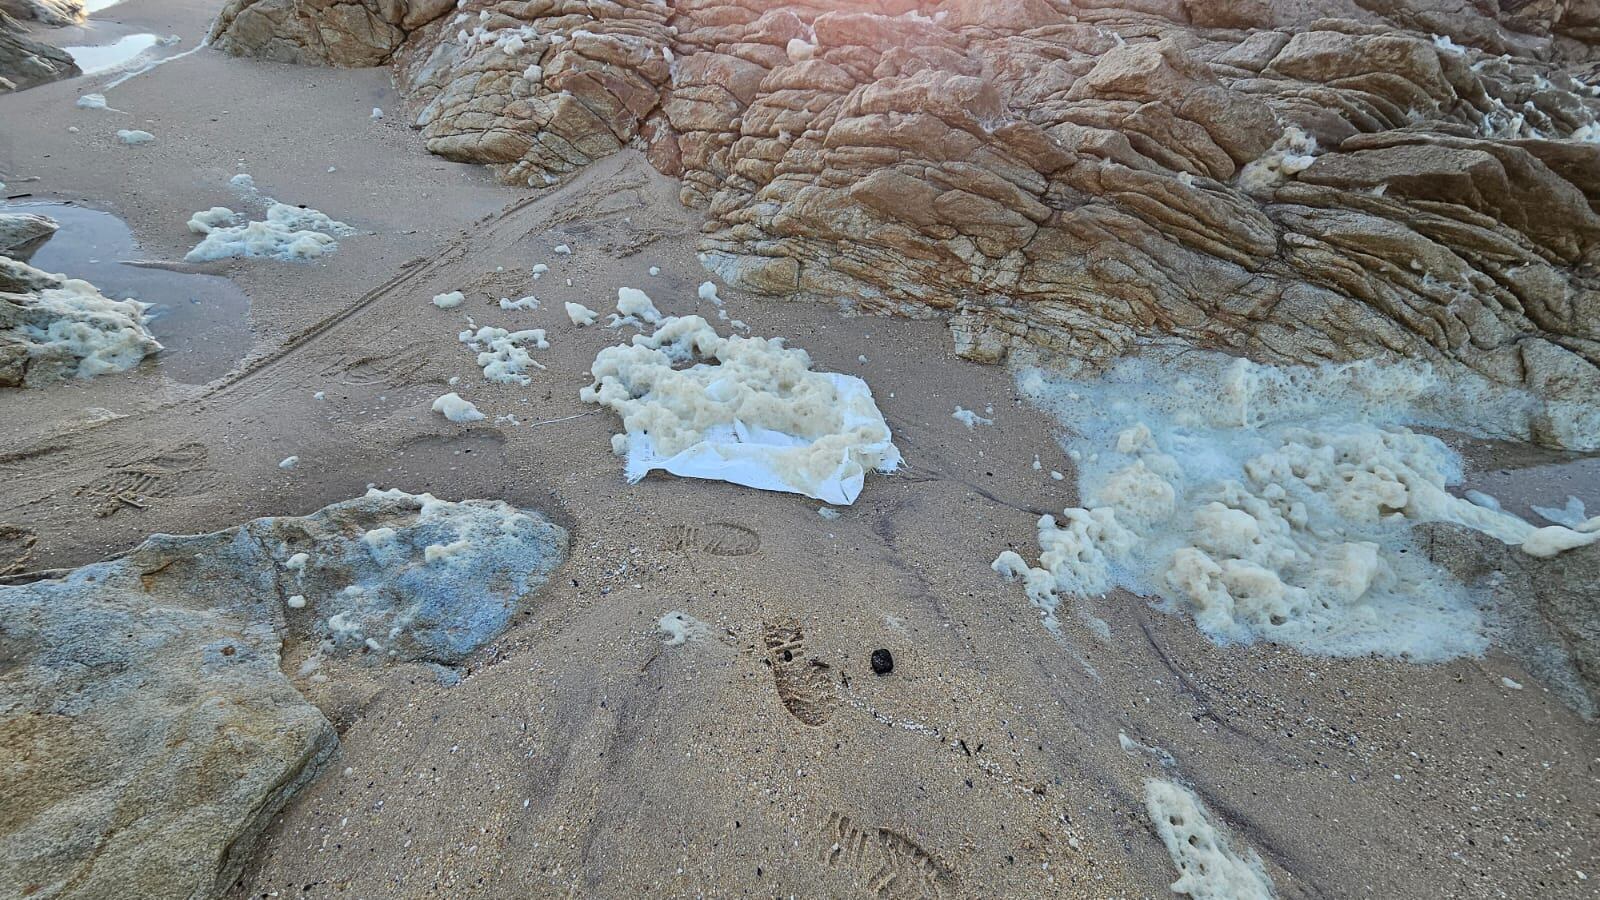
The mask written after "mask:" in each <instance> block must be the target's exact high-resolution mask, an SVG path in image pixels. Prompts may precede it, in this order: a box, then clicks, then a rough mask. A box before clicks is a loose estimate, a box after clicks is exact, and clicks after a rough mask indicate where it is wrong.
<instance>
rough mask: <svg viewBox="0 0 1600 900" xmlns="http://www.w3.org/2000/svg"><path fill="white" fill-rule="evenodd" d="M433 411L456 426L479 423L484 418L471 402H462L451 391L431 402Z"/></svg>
mask: <svg viewBox="0 0 1600 900" xmlns="http://www.w3.org/2000/svg"><path fill="white" fill-rule="evenodd" d="M433 411H434V412H436V413H439V414H440V415H442V416H444V417H445V418H446V419H449V420H450V421H452V422H456V423H458V424H461V423H466V422H480V421H482V420H483V419H484V418H485V417H484V415H483V413H481V412H479V411H478V408H477V407H476V406H474V405H472V401H471V400H463V399H461V397H460V396H459V395H457V394H456V392H455V391H451V392H450V393H448V394H445V395H444V396H443V397H440V398H438V399H436V400H434V401H433Z"/></svg>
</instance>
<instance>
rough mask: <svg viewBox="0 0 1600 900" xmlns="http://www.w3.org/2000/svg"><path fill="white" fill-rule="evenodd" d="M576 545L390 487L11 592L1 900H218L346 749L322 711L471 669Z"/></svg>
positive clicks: (4, 665) (3, 616) (521, 513)
mask: <svg viewBox="0 0 1600 900" xmlns="http://www.w3.org/2000/svg"><path fill="white" fill-rule="evenodd" d="M566 541H567V535H566V532H565V531H564V530H562V529H561V528H560V527H558V526H556V525H553V524H551V523H549V522H548V521H546V520H545V519H544V518H543V517H541V516H539V515H538V514H537V513H533V512H529V511H526V510H519V509H515V508H513V507H510V506H507V505H506V504H504V503H499V502H490V501H482V500H467V501H462V502H460V503H451V502H446V501H440V500H436V499H435V498H433V497H431V496H429V495H427V494H422V495H416V496H414V495H411V494H406V493H404V492H401V491H376V490H374V491H369V492H368V494H367V495H366V496H365V497H362V498H360V499H356V500H351V501H346V502H343V503H336V504H333V505H332V506H328V507H325V508H324V509H322V510H319V511H317V512H316V513H313V514H312V515H310V516H305V517H292V516H282V517H276V518H266V519H256V520H254V521H252V522H248V523H246V524H244V525H241V526H239V527H236V528H229V529H226V530H224V531H219V532H215V533H212V534H205V535H196V536H189V537H179V536H172V535H154V536H152V537H151V538H150V539H148V540H147V541H145V542H144V543H143V544H140V545H139V546H138V547H136V548H134V549H133V550H132V551H130V552H129V553H127V554H126V555H124V556H121V557H118V558H115V559H111V560H107V561H105V562H100V563H95V564H92V565H88V566H84V567H82V568H79V569H75V570H73V571H72V572H70V573H68V574H66V575H64V576H61V577H57V578H49V579H46V580H39V581H34V582H32V583H24V584H13V585H12V586H9V587H8V586H0V676H3V677H0V795H3V796H4V797H5V798H6V802H5V803H4V804H3V805H0V895H3V896H7V897H57V898H112V897H173V898H193V900H199V898H207V897H214V896H217V895H219V894H220V893H222V892H223V891H224V890H226V889H227V887H228V886H229V885H230V884H231V883H232V881H233V880H234V878H235V877H236V876H237V874H238V872H239V870H240V868H241V867H242V866H243V865H244V863H245V861H246V859H247V857H248V855H249V853H250V851H251V849H252V846H253V844H254V842H255V840H256V839H257V838H258V837H259V836H260V834H261V831H262V830H263V829H264V828H266V827H267V825H268V823H269V822H270V821H271V820H272V818H273V817H274V816H275V815H276V814H277V813H278V812H279V811H280V810H281V809H282V808H283V807H284V805H285V804H286V803H288V802H289V801H290V799H292V798H293V796H294V795H295V793H296V792H297V791H298V790H299V789H300V788H302V787H303V786H305V785H306V784H308V783H309V782H310V781H311V780H312V779H314V778H315V777H316V775H317V774H318V772H319V771H321V769H322V768H323V767H325V766H326V765H327V763H328V762H329V761H330V760H331V759H332V758H333V757H334V755H335V754H336V753H337V750H338V737H337V734H336V732H335V729H334V727H333V725H332V724H331V723H330V722H329V720H328V718H327V716H325V715H324V713H323V712H322V711H321V710H319V708H318V707H317V706H316V705H314V704H313V703H312V702H310V701H308V700H307V695H310V696H312V697H313V698H316V697H318V696H319V692H325V690H326V689H327V688H328V687H329V686H330V685H332V684H336V683H337V682H339V681H342V680H350V679H355V678H358V677H360V676H361V674H362V673H364V672H370V671H374V670H375V667H381V666H385V665H389V664H393V663H397V662H407V661H417V662H430V663H436V664H441V665H451V664H455V663H459V662H460V661H461V660H462V659H464V658H465V657H466V656H467V655H468V654H470V653H471V652H472V651H473V650H475V649H477V648H478V647H481V646H482V645H483V644H484V643H485V642H486V641H488V640H490V639H492V638H493V637H494V636H495V635H497V634H498V633H499V632H500V631H501V630H502V629H503V628H505V626H506V625H507V624H508V623H509V621H510V617H511V615H512V614H513V613H514V612H515V611H516V610H517V609H519V608H520V607H521V605H522V604H523V603H524V602H525V601H526V599H527V598H528V597H529V595H531V594H532V592H533V591H535V590H536V589H537V588H538V587H539V586H540V585H541V584H543V583H544V581H545V580H546V579H547V578H548V577H549V574H550V572H551V571H552V570H553V569H554V568H555V567H556V566H557V565H558V564H559V563H560V562H561V560H562V558H563V556H564V554H565V550H566ZM15 580H16V579H15V578H13V579H12V581H15ZM297 688H298V689H297Z"/></svg>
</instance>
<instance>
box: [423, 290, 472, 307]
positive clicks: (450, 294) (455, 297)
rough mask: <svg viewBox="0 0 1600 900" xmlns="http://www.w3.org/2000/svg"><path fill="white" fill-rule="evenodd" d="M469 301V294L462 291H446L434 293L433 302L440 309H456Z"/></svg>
mask: <svg viewBox="0 0 1600 900" xmlns="http://www.w3.org/2000/svg"><path fill="white" fill-rule="evenodd" d="M465 302H467V295H466V294H463V293H461V292H460V291H446V292H445V293H443V294H434V295H433V300H432V303H433V305H434V306H437V307H439V308H440V309H455V308H456V307H458V306H460V305H461V304H463V303H465Z"/></svg>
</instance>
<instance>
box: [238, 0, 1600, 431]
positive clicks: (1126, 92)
mask: <svg viewBox="0 0 1600 900" xmlns="http://www.w3.org/2000/svg"><path fill="white" fill-rule="evenodd" d="M1504 5H1506V6H1510V4H1504ZM1597 29H1600V3H1596V2H1594V0H1582V2H1565V0H1535V2H1533V3H1529V4H1527V5H1524V6H1522V7H1520V8H1518V9H1516V10H1514V11H1511V12H1502V11H1501V9H1500V6H1499V5H1497V4H1495V3H1490V2H1487V0H1479V2H1475V3H1471V4H1467V5H1466V6H1465V7H1463V6H1462V5H1461V4H1458V3H1445V2H1442V0H1380V2H1376V3H1364V4H1356V3H1353V2H1348V0H1302V2H1293V3H1265V2H1261V0H1187V2H1182V3H1180V2H1178V0H1148V2H1141V3H1133V4H1130V3H1126V2H1120V3H1117V4H1115V5H1114V7H1113V5H1111V4H1101V3H1095V2H1080V3H1076V4H1068V3H1066V2H1060V0H1056V2H1052V0H1003V2H980V0H946V2H943V3H919V2H915V0H858V2H846V3H830V4H820V3H815V4H813V3H805V2H802V3H783V4H779V3H776V2H771V0H673V2H670V3H665V4H663V3H659V2H647V0H604V2H599V0H597V2H578V0H532V2H501V3H486V2H484V0H467V2H464V3H462V4H460V5H459V6H458V7H457V6H449V5H441V4H440V3H438V2H437V0H435V2H430V3H422V4H408V3H404V2H387V3H385V2H375V0H366V2H362V3H348V2H346V3H339V4H334V3H331V2H329V0H231V2H230V3H229V4H228V6H227V8H226V9H225V10H224V12H223V14H222V16H221V17H220V18H219V19H218V22H217V25H216V28H215V31H214V36H215V40H216V43H217V45H218V46H221V47H223V48H225V49H228V50H230V51H232V52H236V53H244V54H252V55H259V56H266V57H270V58H276V59H290V60H294V61H299V62H315V63H322V64H331V65H376V64H383V63H390V64H392V65H393V66H394V67H395V71H396V74H397V77H398V78H399V81H400V83H401V87H402V89H403V91H404V92H405V93H406V95H407V97H408V98H409V99H410V101H411V102H412V103H413V104H414V109H413V113H414V121H415V123H416V124H417V126H418V127H419V128H420V129H421V131H422V133H423V136H424V138H425V139H426V141H427V145H428V148H429V149H430V150H431V151H433V152H435V153H438V154H440V155H442V156H445V157H448V158H450V159H455V160H461V161H468V162H479V163H483V164H486V165H490V166H492V167H493V168H494V169H495V171H496V172H497V173H498V174H499V175H500V176H501V177H502V178H504V179H505V180H507V181H509V182H514V183H519V184H528V185H533V186H542V185H544V184H548V183H552V182H554V181H556V180H559V179H560V178H562V177H563V176H565V175H567V174H569V173H571V172H573V171H576V170H578V169H580V168H582V167H583V166H585V165H587V164H588V163H590V162H592V161H594V160H595V159H598V158H600V157H603V156H605V155H607V154H610V153H613V152H615V151H617V150H618V149H620V148H623V147H637V148H639V149H642V150H643V151H644V152H645V153H646V154H647V156H648V158H649V159H650V160H651V162H652V163H653V164H654V165H656V166H657V167H658V168H660V169H661V170H662V171H663V172H665V173H668V174H670V175H673V176H676V177H678V178H679V179H681V181H682V190H681V198H682V200H683V202H684V203H685V204H688V205H689V206H692V207H696V208H700V209H704V210H705V211H706V215H707V221H706V224H705V227H704V233H703V236H702V250H703V255H704V259H705V260H706V261H707V264H708V265H709V266H710V267H711V268H712V269H714V270H716V271H717V272H718V273H719V274H720V275H721V276H722V277H723V278H724V279H726V280H728V281H729V282H730V283H733V284H736V285H739V286H743V287H747V288H749V289H753V290H758V291H768V292H775V293H785V294H799V295H810V296H816V297H824V298H837V297H846V298H849V299H851V300H853V301H854V302H855V303H856V304H857V305H858V306H859V307H861V308H863V309H866V310H869V311H879V312H896V313H911V314H921V313H927V312H929V311H934V312H938V313H943V314H947V315H949V316H950V317H951V323H952V326H953V328H954V332H955V336H956V340H957V346H958V350H960V352H962V353H963V354H964V355H967V356H970V357H972V358H977V359H987V360H993V359H998V358H999V357H1000V356H1002V355H1003V354H1004V353H1005V352H1006V348H1007V347H1009V346H1015V345H1016V344H1017V343H1019V342H1025V343H1029V344H1034V345H1039V346H1043V347H1048V348H1054V349H1059V350H1066V351H1070V352H1073V353H1076V354H1080V355H1082V354H1111V353H1116V352H1119V351H1120V350H1122V349H1124V348H1126V347H1127V346H1128V345H1129V344H1130V343H1131V342H1133V341H1135V340H1137V339H1140V338H1146V337H1177V338H1180V339H1183V340H1187V341H1190V342H1193V343H1195V344H1199V345H1204V346H1208V347H1216V348H1221V349H1226V350H1230V351H1232V352H1235V353H1239V354H1243V355H1248V356H1251V357H1253V358H1256V359H1258V360H1262V361H1269V362H1286V361H1292V362H1302V363H1315V362H1320V361H1329V360H1348V359H1357V358H1370V357H1380V358H1381V357H1388V356H1400V357H1407V358H1412V359H1421V360H1426V361H1430V362H1433V363H1435V364H1438V365H1441V366H1444V367H1447V368H1448V367H1455V366H1456V365H1458V364H1459V365H1463V366H1465V367H1467V368H1469V369H1471V370H1474V371H1476V372H1477V373H1479V374H1480V375H1482V376H1485V377H1487V378H1489V379H1491V380H1493V381H1496V382H1499V383H1502V384H1507V385H1513V386H1520V387H1523V388H1526V389H1527V390H1529V391H1530V392H1532V393H1533V394H1534V395H1536V396H1537V398H1538V400H1539V401H1540V402H1541V403H1543V404H1545V407H1546V412H1547V414H1548V415H1547V418H1548V421H1549V422H1550V423H1551V424H1550V427H1549V428H1546V429H1544V431H1545V432H1546V433H1543V434H1541V435H1540V436H1539V439H1540V440H1543V441H1546V442H1548V443H1554V444H1562V445H1568V446H1594V445H1597V444H1600V433H1597V432H1600V412H1597V411H1596V405H1595V400H1594V398H1596V397H1600V368H1597V363H1600V293H1597V288H1596V282H1595V281H1594V280H1593V277H1592V275H1588V274H1585V273H1587V272H1591V271H1592V270H1593V267H1594V266H1595V265H1596V263H1597V262H1600V240H1597V239H1600V217H1597V213H1596V209H1597V208H1600V207H1597V203H1600V176H1597V175H1596V174H1594V173H1596V172H1600V125H1597V124H1596V120H1597V116H1600V99H1597V98H1596V96H1595V95H1596V93H1597V91H1596V89H1595V88H1593V87H1591V86H1590V85H1588V84H1586V83H1584V82H1583V81H1582V80H1581V78H1580V76H1581V77H1591V76H1583V75H1582V73H1583V72H1584V71H1586V67H1589V66H1592V65H1593V63H1594V61H1595V60H1596V59H1597V57H1600V54H1597V53H1596V47H1597V46H1600V44H1597V39H1600V30H1597ZM1562 423H1565V424H1562Z"/></svg>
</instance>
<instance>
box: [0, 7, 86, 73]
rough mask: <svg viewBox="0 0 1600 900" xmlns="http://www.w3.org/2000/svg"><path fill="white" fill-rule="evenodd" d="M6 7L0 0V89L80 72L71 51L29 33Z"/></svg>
mask: <svg viewBox="0 0 1600 900" xmlns="http://www.w3.org/2000/svg"><path fill="white" fill-rule="evenodd" d="M6 9H7V6H6V4H4V3H0V93H4V92H6V91H20V90H23V89H24V88H31V87H34V86H35V85H40V84H45V83H47V82H51V81H59V80H60V79H62V78H71V77H72V76H74V75H79V74H82V72H81V70H79V68H78V64H77V63H75V62H73V61H72V56H71V54H69V53H67V51H65V50H62V49H61V48H59V47H52V46H50V45H49V44H43V43H40V42H39V41H36V40H34V39H33V38H30V37H28V36H27V35H26V34H24V33H23V31H22V26H21V25H20V24H18V23H17V20H16V19H15V18H13V17H12V16H10V15H7V13H6ZM38 9H41V10H42V9H45V7H38ZM61 24H66V23H64V22H63V23H61Z"/></svg>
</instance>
